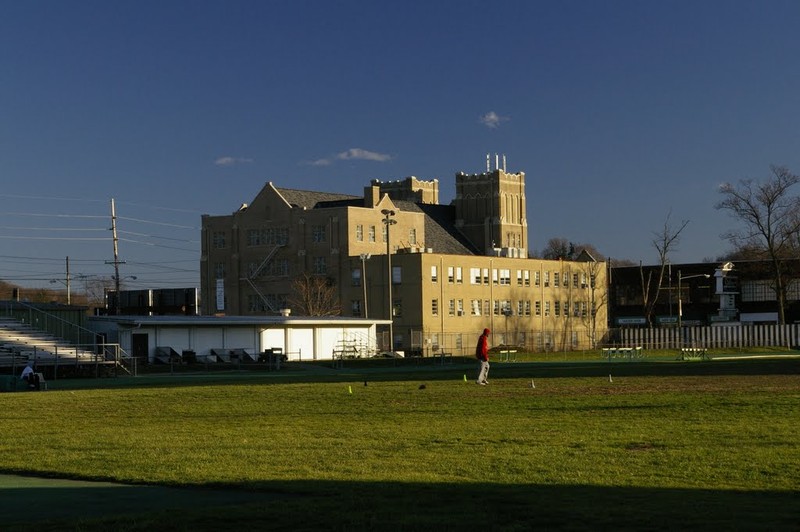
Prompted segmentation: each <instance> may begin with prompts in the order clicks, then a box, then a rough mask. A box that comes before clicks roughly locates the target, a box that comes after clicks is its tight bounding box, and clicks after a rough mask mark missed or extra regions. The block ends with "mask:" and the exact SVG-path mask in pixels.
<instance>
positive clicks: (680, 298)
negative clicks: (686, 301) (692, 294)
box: [678, 270, 711, 330]
mask: <svg viewBox="0 0 800 532" xmlns="http://www.w3.org/2000/svg"><path fill="white" fill-rule="evenodd" d="M695 277H705V278H706V279H708V278H709V277H711V275H710V274H707V273H698V274H697V275H687V276H686V277H682V276H681V271H680V270H678V330H680V329H681V327H682V326H683V323H682V318H683V294H682V293H681V281H682V280H684V279H694V278H695Z"/></svg>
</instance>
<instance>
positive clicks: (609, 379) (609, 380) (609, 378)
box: [608, 373, 614, 382]
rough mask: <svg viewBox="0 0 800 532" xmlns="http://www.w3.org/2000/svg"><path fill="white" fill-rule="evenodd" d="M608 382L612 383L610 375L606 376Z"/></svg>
mask: <svg viewBox="0 0 800 532" xmlns="http://www.w3.org/2000/svg"><path fill="white" fill-rule="evenodd" d="M608 382H614V381H613V380H611V373H609V374H608Z"/></svg>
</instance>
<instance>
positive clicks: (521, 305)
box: [517, 299, 525, 316]
mask: <svg viewBox="0 0 800 532" xmlns="http://www.w3.org/2000/svg"><path fill="white" fill-rule="evenodd" d="M524 315H525V302H524V301H522V300H521V299H520V300H519V301H517V316H524Z"/></svg>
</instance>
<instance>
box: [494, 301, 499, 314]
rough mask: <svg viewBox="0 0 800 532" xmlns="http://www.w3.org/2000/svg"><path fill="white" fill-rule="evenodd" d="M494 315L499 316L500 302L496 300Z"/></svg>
mask: <svg viewBox="0 0 800 532" xmlns="http://www.w3.org/2000/svg"><path fill="white" fill-rule="evenodd" d="M494 315H495V316H499V315H500V301H499V300H497V299H495V300H494Z"/></svg>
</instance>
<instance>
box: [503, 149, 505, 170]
mask: <svg viewBox="0 0 800 532" xmlns="http://www.w3.org/2000/svg"><path fill="white" fill-rule="evenodd" d="M505 171H506V154H505V153H504V154H503V172H505Z"/></svg>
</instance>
